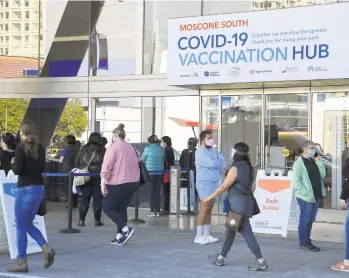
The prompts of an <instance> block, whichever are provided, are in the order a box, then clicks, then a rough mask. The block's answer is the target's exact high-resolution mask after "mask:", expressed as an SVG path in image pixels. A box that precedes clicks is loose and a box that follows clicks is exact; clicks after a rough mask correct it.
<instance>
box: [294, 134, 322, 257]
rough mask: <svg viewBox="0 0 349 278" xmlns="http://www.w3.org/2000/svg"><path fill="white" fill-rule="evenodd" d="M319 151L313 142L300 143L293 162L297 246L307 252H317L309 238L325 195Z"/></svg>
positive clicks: (317, 249)
mask: <svg viewBox="0 0 349 278" xmlns="http://www.w3.org/2000/svg"><path fill="white" fill-rule="evenodd" d="M319 153H320V151H319V150H318V149H317V148H316V146H315V144H314V142H312V141H306V142H304V143H303V144H302V155H301V156H300V157H299V158H298V159H297V160H296V161H295V163H294V164H293V169H292V170H293V186H294V189H295V195H296V198H297V202H298V205H299V208H300V218H299V224H298V236H299V247H300V249H302V250H305V251H309V252H318V251H320V248H318V247H316V246H314V245H313V244H312V241H311V239H310V234H311V230H312V227H313V223H314V222H315V219H316V215H317V211H318V208H319V204H320V202H321V201H322V200H323V198H324V197H325V196H326V190H325V186H324V183H323V179H324V178H325V176H326V169H325V167H324V165H323V164H322V161H321V159H320V154H319Z"/></svg>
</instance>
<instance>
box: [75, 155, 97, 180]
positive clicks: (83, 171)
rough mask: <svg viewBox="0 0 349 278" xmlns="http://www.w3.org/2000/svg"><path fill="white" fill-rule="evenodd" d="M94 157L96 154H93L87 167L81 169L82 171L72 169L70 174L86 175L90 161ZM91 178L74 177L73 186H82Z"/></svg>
mask: <svg viewBox="0 0 349 278" xmlns="http://www.w3.org/2000/svg"><path fill="white" fill-rule="evenodd" d="M95 155H96V152H94V153H93V155H92V157H91V159H90V161H89V162H88V163H87V165H86V166H85V167H84V168H82V169H73V170H72V172H74V173H77V174H88V173H89V171H88V167H90V164H91V162H92V160H93V159H94V157H95ZM90 179H91V177H90V176H76V177H74V185H75V186H82V185H84V184H86V183H88V182H89V181H90Z"/></svg>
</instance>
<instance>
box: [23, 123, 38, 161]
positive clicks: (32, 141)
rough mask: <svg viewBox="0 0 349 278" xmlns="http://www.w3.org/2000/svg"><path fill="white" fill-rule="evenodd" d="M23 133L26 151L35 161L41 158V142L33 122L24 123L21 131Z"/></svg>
mask: <svg viewBox="0 0 349 278" xmlns="http://www.w3.org/2000/svg"><path fill="white" fill-rule="evenodd" d="M19 130H20V131H21V143H22V144H23V145H24V150H25V152H26V153H27V154H28V155H31V156H32V157H33V158H34V159H38V157H39V140H38V137H37V136H36V125H35V123H33V122H32V121H23V123H22V124H21V127H20V129H19Z"/></svg>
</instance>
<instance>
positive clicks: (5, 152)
mask: <svg viewBox="0 0 349 278" xmlns="http://www.w3.org/2000/svg"><path fill="white" fill-rule="evenodd" d="M15 149H16V139H15V137H14V136H13V134H11V133H6V134H5V135H4V136H3V137H2V146H1V152H0V168H1V170H4V171H5V175H6V176H7V174H8V172H9V171H10V170H11V161H12V158H14V157H15Z"/></svg>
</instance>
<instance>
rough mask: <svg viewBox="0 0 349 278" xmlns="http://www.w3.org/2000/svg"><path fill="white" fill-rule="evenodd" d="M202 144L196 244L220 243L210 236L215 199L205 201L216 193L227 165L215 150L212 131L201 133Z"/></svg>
mask: <svg viewBox="0 0 349 278" xmlns="http://www.w3.org/2000/svg"><path fill="white" fill-rule="evenodd" d="M200 144H201V146H200V147H199V148H198V149H197V151H196V153H195V165H196V189H197V192H198V195H199V199H200V210H199V214H198V218H197V219H198V220H197V223H198V224H197V232H196V237H195V239H194V242H195V243H198V244H208V243H214V242H217V241H218V239H217V238H214V237H212V236H211V235H210V225H211V212H212V208H213V205H214V202H215V199H214V198H213V199H210V200H209V201H208V202H204V199H206V198H207V197H209V196H210V195H211V194H212V193H213V192H215V191H216V189H217V187H218V185H219V183H220V180H221V171H222V170H223V169H225V166H226V165H225V160H224V157H223V156H222V154H221V153H220V152H218V151H217V150H216V149H215V148H213V146H214V145H215V143H214V140H213V135H212V132H211V131H208V130H204V131H202V132H201V133H200Z"/></svg>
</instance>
